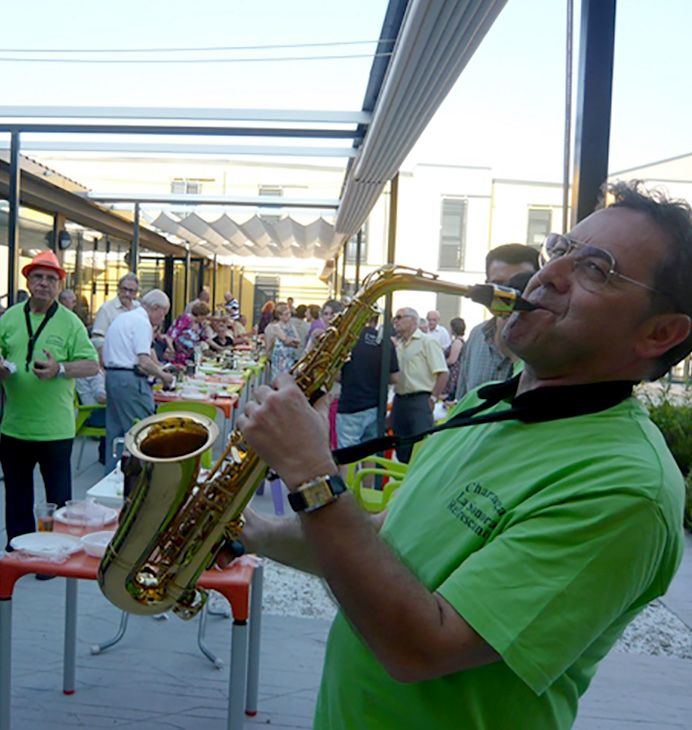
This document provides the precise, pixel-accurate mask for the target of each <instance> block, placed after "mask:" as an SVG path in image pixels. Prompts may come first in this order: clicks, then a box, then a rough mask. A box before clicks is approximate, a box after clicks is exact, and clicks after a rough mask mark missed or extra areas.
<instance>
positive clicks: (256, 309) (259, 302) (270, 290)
mask: <svg viewBox="0 0 692 730" xmlns="http://www.w3.org/2000/svg"><path fill="white" fill-rule="evenodd" d="M278 297H279V277H278V276H258V277H257V278H256V279H255V294H254V298H253V300H252V322H253V324H258V323H259V319H260V311H261V310H262V307H263V306H264V304H265V302H268V301H269V300H270V299H271V300H272V301H274V302H275V301H276V300H277V299H278Z"/></svg>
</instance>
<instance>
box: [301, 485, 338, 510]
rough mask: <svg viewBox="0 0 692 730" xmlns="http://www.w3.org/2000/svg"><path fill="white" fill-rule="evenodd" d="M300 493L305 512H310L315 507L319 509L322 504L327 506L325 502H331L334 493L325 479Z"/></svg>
mask: <svg viewBox="0 0 692 730" xmlns="http://www.w3.org/2000/svg"><path fill="white" fill-rule="evenodd" d="M300 491H301V494H302V495H303V497H304V498H305V510H306V511H310V510H311V509H315V508H316V507H321V506H322V505H323V504H327V502H331V501H332V500H333V499H334V493H333V492H332V488H331V487H330V486H329V482H327V480H326V479H323V480H322V481H319V482H317V483H316V484H311V485H310V486H309V487H306V488H305V489H301V490H300Z"/></svg>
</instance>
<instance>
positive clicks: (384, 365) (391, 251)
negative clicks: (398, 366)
mask: <svg viewBox="0 0 692 730" xmlns="http://www.w3.org/2000/svg"><path fill="white" fill-rule="evenodd" d="M398 204H399V173H397V174H396V175H395V176H394V177H393V178H392V181H391V183H390V187H389V230H388V232H387V263H388V264H393V263H394V258H395V255H396V222H397V207H398ZM391 323H392V294H391V292H390V293H389V294H387V295H386V296H385V306H384V323H383V324H382V327H383V329H384V332H383V336H382V359H381V361H380V362H381V365H380V400H379V403H378V406H377V435H378V436H383V435H384V432H385V421H386V418H387V394H388V393H389V363H390V359H391V358H390V353H389V348H388V347H386V346H385V345H386V342H387V340H388V339H389V337H390V335H391V333H392V332H391V329H392V327H391Z"/></svg>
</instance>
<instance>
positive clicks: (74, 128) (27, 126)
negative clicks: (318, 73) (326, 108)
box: [0, 122, 360, 139]
mask: <svg viewBox="0 0 692 730" xmlns="http://www.w3.org/2000/svg"><path fill="white" fill-rule="evenodd" d="M0 132H29V133H34V132H35V133H40V134H49V133H51V132H54V133H56V134H158V135H168V134H172V135H176V134H177V135H181V136H184V137H193V136H197V137H285V138H287V139H302V138H306V139H354V138H357V137H358V136H359V135H360V132H358V131H357V130H349V129H309V128H306V127H204V126H195V125H189V126H185V125H180V124H175V125H173V124H171V125H161V124H96V123H95V124H64V123H56V122H52V123H49V122H45V123H44V122H27V123H23V124H19V123H12V122H2V123H0Z"/></svg>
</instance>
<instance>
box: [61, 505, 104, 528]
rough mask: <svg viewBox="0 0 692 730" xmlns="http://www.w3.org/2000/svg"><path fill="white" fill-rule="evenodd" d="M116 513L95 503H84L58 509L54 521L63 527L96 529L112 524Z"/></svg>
mask: <svg viewBox="0 0 692 730" xmlns="http://www.w3.org/2000/svg"><path fill="white" fill-rule="evenodd" d="M117 517H118V511H117V510H116V509H113V508H112V507H106V506H105V505H102V504H97V503H96V502H91V501H88V502H87V501H84V502H79V503H76V504H73V505H66V506H65V507H60V509H58V510H56V511H55V521H56V522H61V523H62V524H63V525H73V526H82V525H83V526H85V527H94V526H96V527H98V526H100V525H107V524H109V523H110V522H113V521H114V520H115V519H116V518H117Z"/></svg>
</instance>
